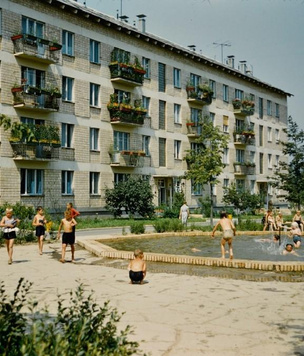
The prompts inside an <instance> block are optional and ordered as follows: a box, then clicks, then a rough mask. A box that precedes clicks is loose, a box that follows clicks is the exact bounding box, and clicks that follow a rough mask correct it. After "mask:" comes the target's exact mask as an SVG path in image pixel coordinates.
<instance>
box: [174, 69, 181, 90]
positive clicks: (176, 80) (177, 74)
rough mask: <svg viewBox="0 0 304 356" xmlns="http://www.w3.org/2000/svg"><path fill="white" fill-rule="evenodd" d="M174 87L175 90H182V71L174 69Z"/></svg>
mask: <svg viewBox="0 0 304 356" xmlns="http://www.w3.org/2000/svg"><path fill="white" fill-rule="evenodd" d="M173 85H174V87H175V88H181V70H180V69H178V68H173Z"/></svg>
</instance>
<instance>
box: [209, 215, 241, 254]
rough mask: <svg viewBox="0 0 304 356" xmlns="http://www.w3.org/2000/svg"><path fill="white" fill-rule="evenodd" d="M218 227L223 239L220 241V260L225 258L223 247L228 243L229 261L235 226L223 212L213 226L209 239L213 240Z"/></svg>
mask: <svg viewBox="0 0 304 356" xmlns="http://www.w3.org/2000/svg"><path fill="white" fill-rule="evenodd" d="M218 226H221V228H222V230H223V237H222V240H221V252H222V258H225V245H226V242H228V245H229V256H230V259H231V260H232V259H233V251H232V238H233V236H235V226H234V224H233V222H232V221H231V220H230V219H228V218H227V214H226V212H225V211H223V212H221V214H220V221H219V222H218V223H217V224H216V225H215V226H214V228H213V230H212V233H211V237H212V238H214V234H215V231H216V229H217V228H218Z"/></svg>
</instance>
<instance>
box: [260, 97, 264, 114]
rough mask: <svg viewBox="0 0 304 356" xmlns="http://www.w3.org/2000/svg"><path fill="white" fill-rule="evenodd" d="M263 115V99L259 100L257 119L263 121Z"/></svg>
mask: <svg viewBox="0 0 304 356" xmlns="http://www.w3.org/2000/svg"><path fill="white" fill-rule="evenodd" d="M263 114H264V105H263V98H259V118H260V119H263Z"/></svg>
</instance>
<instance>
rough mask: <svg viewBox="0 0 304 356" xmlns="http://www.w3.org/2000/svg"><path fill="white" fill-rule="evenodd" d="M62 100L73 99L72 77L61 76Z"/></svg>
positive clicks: (71, 100) (69, 100) (68, 100)
mask: <svg viewBox="0 0 304 356" xmlns="http://www.w3.org/2000/svg"><path fill="white" fill-rule="evenodd" d="M62 101H67V102H71V103H72V102H73V101H74V78H71V77H66V76H63V77H62Z"/></svg>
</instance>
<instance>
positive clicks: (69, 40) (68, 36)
mask: <svg viewBox="0 0 304 356" xmlns="http://www.w3.org/2000/svg"><path fill="white" fill-rule="evenodd" d="M62 54H67V55H68V56H74V34H73V33H72V32H69V31H65V30H63V31H62Z"/></svg>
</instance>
